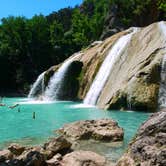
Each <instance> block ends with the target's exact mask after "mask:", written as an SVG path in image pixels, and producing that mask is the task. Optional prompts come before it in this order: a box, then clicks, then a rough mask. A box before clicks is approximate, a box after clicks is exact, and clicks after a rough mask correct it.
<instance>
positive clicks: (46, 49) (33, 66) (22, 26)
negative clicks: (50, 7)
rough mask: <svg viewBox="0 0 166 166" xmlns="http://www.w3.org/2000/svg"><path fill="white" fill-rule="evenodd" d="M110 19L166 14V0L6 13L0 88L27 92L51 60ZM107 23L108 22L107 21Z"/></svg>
mask: <svg viewBox="0 0 166 166" xmlns="http://www.w3.org/2000/svg"><path fill="white" fill-rule="evenodd" d="M113 6H114V7H116V20H115V21H114V22H113V23H112V24H111V27H109V28H114V27H117V26H120V27H123V28H127V27H129V26H145V25H148V24H150V23H152V22H155V21H158V20H164V19H166V1H165V0H153V1H152V0H144V1H142V0H84V1H83V3H82V4H81V5H80V6H76V7H74V8H70V7H68V8H64V9H61V10H59V11H57V12H52V13H51V14H50V15H48V16H43V15H35V16H34V17H32V18H31V19H27V18H25V17H12V16H10V17H7V18H3V19H2V20H1V24H0V77H1V80H0V92H4V91H7V90H15V91H19V90H23V92H26V91H27V90H28V89H29V86H30V84H32V83H33V81H34V80H35V78H36V77H37V76H38V75H39V74H40V73H41V72H43V71H44V70H47V69H48V68H49V67H50V66H52V65H56V64H59V63H61V62H62V61H64V60H65V59H66V58H68V57H69V56H70V55H72V54H73V53H74V52H76V51H79V50H80V49H82V48H85V47H86V46H88V45H89V44H90V43H91V42H93V41H95V40H99V39H100V36H101V34H102V33H103V31H104V30H105V28H106V21H109V20H108V19H107V18H109V17H108V16H109V15H110V14H114V10H113ZM109 26H110V25H109Z"/></svg>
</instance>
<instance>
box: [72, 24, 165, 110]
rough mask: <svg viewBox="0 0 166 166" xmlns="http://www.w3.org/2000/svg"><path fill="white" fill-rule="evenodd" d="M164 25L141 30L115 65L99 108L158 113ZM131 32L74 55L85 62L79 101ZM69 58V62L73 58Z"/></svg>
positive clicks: (163, 51) (123, 32) (100, 97)
mask: <svg viewBox="0 0 166 166" xmlns="http://www.w3.org/2000/svg"><path fill="white" fill-rule="evenodd" d="M161 24H162V26H165V27H166V23H165V22H160V23H154V24H151V25H150V26H147V27H144V28H140V29H139V30H137V32H136V33H134V34H133V35H132V37H131V39H130V42H129V43H128V44H127V45H126V46H125V49H124V50H123V51H122V52H121V53H120V55H119V56H118V59H117V60H116V61H115V62H114V64H113V66H112V68H111V71H108V72H110V74H109V76H108V78H107V80H106V83H105V84H104V87H103V89H102V91H101V93H100V95H99V97H98V99H97V102H96V105H97V106H99V107H100V108H103V109H122V108H123V109H132V110H141V111H146V110H148V111H155V110H157V107H158V92H159V85H160V71H161V61H162V58H163V56H164V54H166V35H165V29H166V28H165V29H164V28H161ZM129 33H131V29H129V30H126V31H122V32H120V33H117V34H115V35H113V36H112V37H110V38H107V39H106V40H104V41H102V42H101V41H100V42H95V43H93V44H92V45H91V46H89V47H88V48H86V49H84V50H82V51H80V52H79V53H76V54H74V55H73V56H72V57H70V58H73V60H76V61H80V62H82V63H83V67H82V71H81V73H80V75H79V81H80V83H79V90H78V98H80V99H84V98H85V96H86V94H87V92H88V90H89V89H90V86H91V84H92V82H93V81H94V79H95V76H96V75H97V73H98V71H99V69H100V67H101V64H102V63H103V61H104V59H105V58H106V57H107V55H108V53H109V51H110V50H111V49H112V48H113V46H114V45H115V44H116V42H117V41H118V40H119V38H121V37H122V36H124V35H126V34H129ZM70 58H69V59H70Z"/></svg>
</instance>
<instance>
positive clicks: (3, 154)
mask: <svg viewBox="0 0 166 166" xmlns="http://www.w3.org/2000/svg"><path fill="white" fill-rule="evenodd" d="M12 157H13V155H12V153H11V152H10V151H9V150H2V151H0V162H3V161H5V160H9V159H12Z"/></svg>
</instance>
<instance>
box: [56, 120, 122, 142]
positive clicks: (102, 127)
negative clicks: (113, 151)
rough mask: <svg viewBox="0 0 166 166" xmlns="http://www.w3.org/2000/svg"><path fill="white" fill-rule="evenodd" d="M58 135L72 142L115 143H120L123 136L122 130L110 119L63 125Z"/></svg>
mask: <svg viewBox="0 0 166 166" xmlns="http://www.w3.org/2000/svg"><path fill="white" fill-rule="evenodd" d="M58 133H60V134H62V135H63V136H64V137H66V138H67V139H69V140H72V141H76V140H88V139H94V140H99V141H108V142H115V141H122V140H123V136H124V132H123V129H122V128H120V127H119V126H118V123H117V122H115V121H114V120H112V119H100V120H82V121H77V122H74V123H70V124H66V125H64V127H63V128H61V129H59V130H58Z"/></svg>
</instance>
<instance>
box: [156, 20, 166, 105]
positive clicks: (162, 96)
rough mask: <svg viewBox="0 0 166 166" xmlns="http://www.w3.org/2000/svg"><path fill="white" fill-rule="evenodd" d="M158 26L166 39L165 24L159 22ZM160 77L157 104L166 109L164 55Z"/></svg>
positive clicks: (165, 63)
mask: <svg viewBox="0 0 166 166" xmlns="http://www.w3.org/2000/svg"><path fill="white" fill-rule="evenodd" d="M158 26H159V29H160V30H161V32H162V33H163V35H164V36H165V38H166V24H165V23H164V22H163V21H161V22H159V23H158ZM160 77H161V81H160V88H159V97H158V104H159V107H166V55H164V56H163V60H162V65H161V74H160Z"/></svg>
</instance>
